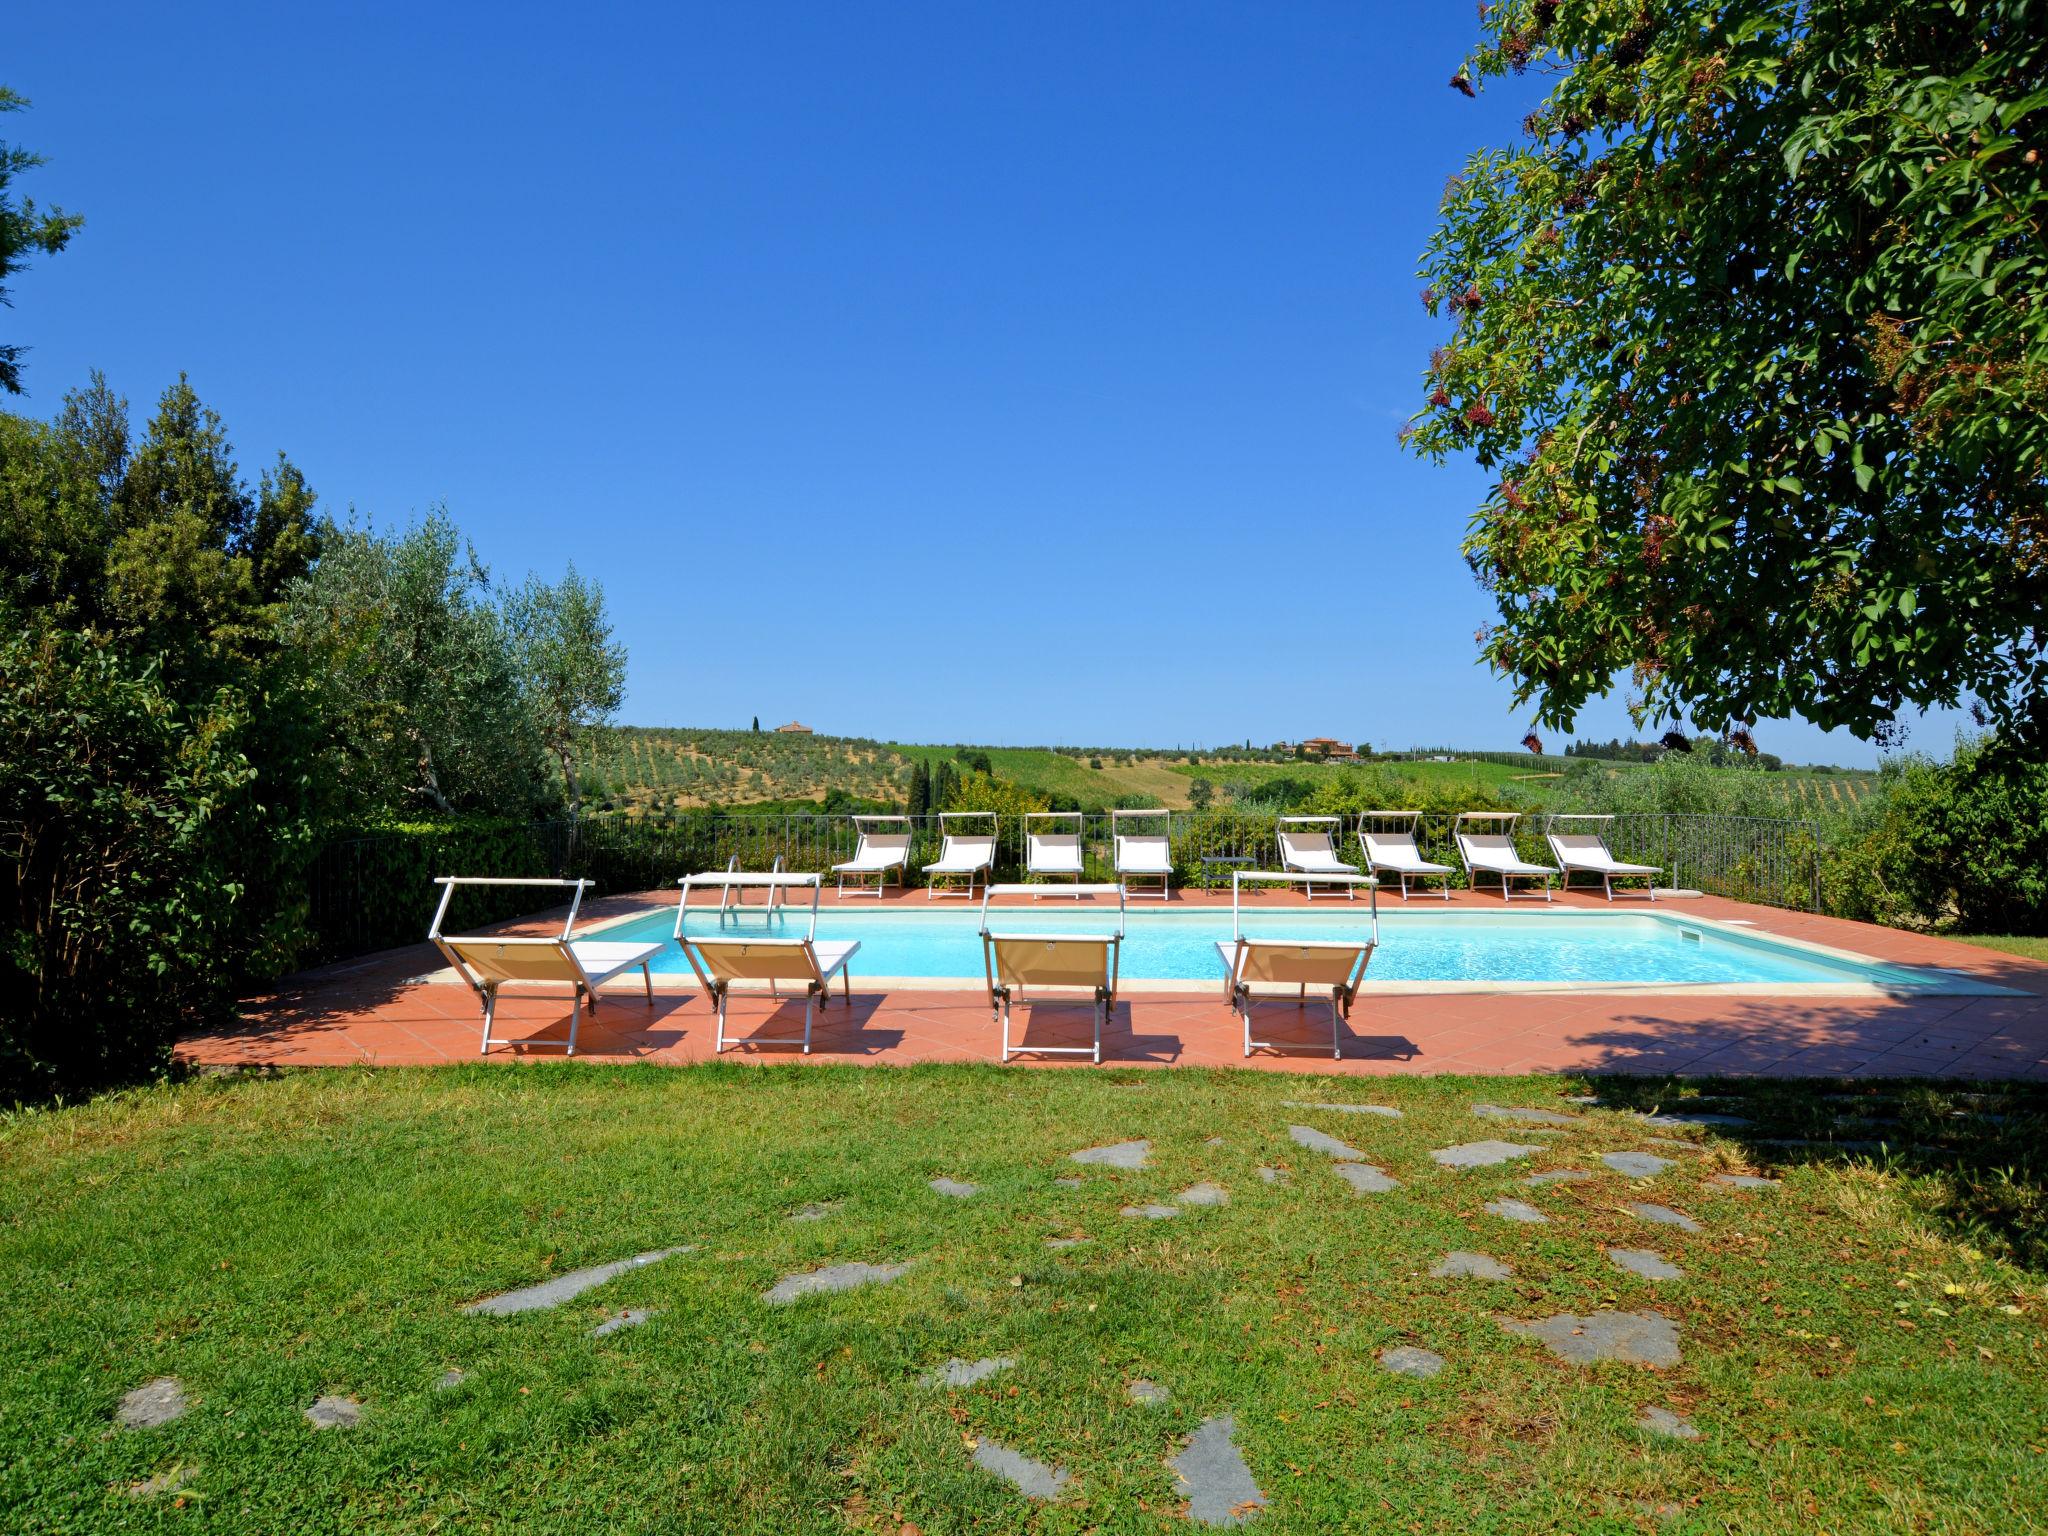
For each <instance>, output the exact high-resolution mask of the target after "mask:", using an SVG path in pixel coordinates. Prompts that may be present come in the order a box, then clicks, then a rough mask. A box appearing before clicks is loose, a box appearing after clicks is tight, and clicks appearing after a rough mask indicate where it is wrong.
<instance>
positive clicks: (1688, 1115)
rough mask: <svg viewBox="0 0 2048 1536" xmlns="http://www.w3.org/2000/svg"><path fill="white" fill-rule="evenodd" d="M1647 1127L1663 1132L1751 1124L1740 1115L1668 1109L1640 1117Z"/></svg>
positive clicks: (1638, 1117)
mask: <svg viewBox="0 0 2048 1536" xmlns="http://www.w3.org/2000/svg"><path fill="white" fill-rule="evenodd" d="M1636 1118H1637V1119H1639V1120H1641V1121H1642V1122H1643V1124H1645V1125H1654V1126H1656V1127H1658V1128H1659V1129H1661V1130H1683V1129H1685V1128H1686V1127H1688V1126H1695V1125H1697V1126H1736V1125H1747V1124H1749V1122H1748V1121H1747V1120H1745V1119H1743V1118H1742V1116H1740V1115H1717V1114H1710V1113H1708V1112H1707V1111H1705V1110H1699V1109H1668V1110H1665V1111H1664V1112H1662V1113H1661V1114H1655V1115H1638V1116H1637V1117H1636Z"/></svg>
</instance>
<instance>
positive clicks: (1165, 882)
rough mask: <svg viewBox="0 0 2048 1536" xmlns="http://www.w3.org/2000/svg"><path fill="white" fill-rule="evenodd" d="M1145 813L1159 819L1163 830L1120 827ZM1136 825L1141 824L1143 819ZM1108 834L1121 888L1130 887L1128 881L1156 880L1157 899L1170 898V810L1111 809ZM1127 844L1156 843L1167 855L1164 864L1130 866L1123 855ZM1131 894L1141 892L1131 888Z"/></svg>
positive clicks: (1136, 819) (1171, 896)
mask: <svg viewBox="0 0 2048 1536" xmlns="http://www.w3.org/2000/svg"><path fill="white" fill-rule="evenodd" d="M1146 816H1150V817H1156V818H1158V819H1159V822H1160V825H1161V827H1162V828H1163V830H1162V831H1159V832H1156V833H1155V832H1126V831H1124V830H1123V828H1124V825H1125V823H1126V822H1138V821H1139V818H1141V817H1146ZM1139 824H1140V825H1142V822H1140V823H1139ZM1109 833H1110V842H1111V843H1112V845H1113V846H1114V847H1115V849H1116V877H1117V879H1118V880H1119V881H1120V882H1121V883H1122V884H1123V887H1124V889H1125V890H1130V889H1131V882H1132V881H1134V880H1157V881H1158V882H1159V899H1160V900H1161V901H1171V900H1172V899H1173V812H1171V811H1161V810H1149V811H1111V812H1110V813H1109ZM1126 843H1129V844H1140V843H1142V844H1144V845H1146V846H1148V847H1149V846H1150V845H1152V844H1154V843H1157V844H1158V846H1159V849H1160V851H1161V852H1162V853H1164V854H1165V855H1166V858H1165V867H1164V868H1161V869H1149V868H1148V869H1136V868H1133V867H1132V866H1131V864H1130V862H1129V861H1128V860H1127V859H1126V858H1125V856H1124V845H1125V844H1126ZM1132 894H1133V895H1140V894H1143V893H1142V892H1137V891H1133V892H1132Z"/></svg>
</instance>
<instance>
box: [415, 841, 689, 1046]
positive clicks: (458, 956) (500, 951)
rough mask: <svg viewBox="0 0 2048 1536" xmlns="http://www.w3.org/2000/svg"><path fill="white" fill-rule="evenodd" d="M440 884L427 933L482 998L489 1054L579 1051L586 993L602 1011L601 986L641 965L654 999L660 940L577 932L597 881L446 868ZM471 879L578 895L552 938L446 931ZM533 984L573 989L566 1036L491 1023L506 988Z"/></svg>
mask: <svg viewBox="0 0 2048 1536" xmlns="http://www.w3.org/2000/svg"><path fill="white" fill-rule="evenodd" d="M434 883H435V884H436V885H438V886H440V887H441V903H440V905H439V906H437V907H436V908H435V909H434V921H433V922H432V923H431V924H430V925H429V926H428V929H427V937H428V938H429V939H430V940H432V941H433V944H434V946H435V948H437V949H439V950H440V951H441V955H442V957H443V958H444V959H446V960H447V962H448V963H449V964H450V965H452V966H453V967H455V972H456V974H457V975H458V976H460V977H461V978H462V979H463V980H464V981H465V982H467V983H468V984H469V986H470V988H471V989H472V990H473V991H474V992H475V993H476V995H477V997H478V998H479V999H481V1000H482V1002H483V1008H484V1031H483V1045H482V1048H481V1051H482V1054H485V1055H488V1054H489V1053H490V1049H491V1047H492V1046H494V1045H526V1046H534V1047H539V1048H544V1049H549V1050H552V1049H554V1048H555V1047H556V1046H561V1047H562V1049H563V1050H564V1052H565V1053H566V1054H568V1055H571V1056H573V1055H575V1054H576V1025H577V1023H578V1021H579V1019H580V1018H581V1016H582V1008H581V1005H582V1004H583V1003H584V1001H585V1000H586V999H587V1000H588V1002H589V1006H590V1011H591V1012H592V1013H596V1012H597V989H598V988H599V987H601V986H603V985H604V984H605V983H606V982H607V981H610V980H611V979H612V978H613V977H614V976H619V975H623V974H624V973H625V972H627V971H630V970H634V969H636V968H637V969H638V970H639V972H640V980H641V984H642V985H643V987H644V988H645V989H646V992H647V1006H648V1007H650V1008H652V1007H653V1006H654V977H653V975H652V973H651V972H650V971H649V969H648V962H649V961H650V960H652V959H653V958H654V956H655V955H657V954H659V953H660V952H661V946H660V945H659V944H623V943H616V942H610V941H607V940H603V939H578V938H574V937H572V935H573V934H574V932H575V929H576V913H577V911H578V909H580V908H581V907H582V905H583V893H584V892H585V891H586V890H588V889H589V888H590V886H591V884H592V882H591V881H589V880H516V879H507V878H487V877H481V876H466V875H443V876H441V877H440V878H439V879H437V880H436V881H435V882H434ZM465 885H471V886H475V885H530V886H537V887H553V888H555V889H558V890H572V889H573V890H574V892H575V895H574V896H573V897H571V899H570V901H569V915H568V917H567V918H565V919H564V920H563V922H562V931H561V932H560V933H559V934H556V935H554V936H553V937H550V938H516V937H499V936H496V935H489V934H470V935H462V934H445V933H443V932H442V931H441V924H442V923H443V922H445V921H446V920H447V917H448V903H449V902H450V900H452V899H453V898H454V895H455V891H456V888H457V887H458V886H465ZM527 983H540V984H544V985H549V986H566V987H570V988H572V989H573V991H572V993H571V997H572V1001H571V1003H570V1006H569V1038H568V1040H567V1042H566V1043H565V1042H563V1041H559V1040H510V1039H503V1038H500V1037H498V1036H495V1035H493V1034H492V1033H491V1026H492V1024H493V1022H494V1021H495V1020H496V1018H497V1012H498V993H499V990H500V989H501V988H504V987H507V986H515V985H523V984H527Z"/></svg>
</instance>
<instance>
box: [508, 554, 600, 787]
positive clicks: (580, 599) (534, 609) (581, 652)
mask: <svg viewBox="0 0 2048 1536" xmlns="http://www.w3.org/2000/svg"><path fill="white" fill-rule="evenodd" d="M503 622H504V627H505V634H506V637H507V640H508V642H509V644H510V646H511V660H512V665H513V670H514V674H515V675H516V676H517V677H518V678H519V680H520V686H521V690H522V692H523V694H524V696H525V699H526V706H527V711H528V713H529V714H530V715H531V717H532V719H533V721H534V724H535V726H536V728H537V729H538V730H539V732H540V739H541V744H542V745H543V746H544V747H546V749H547V750H548V751H549V752H551V753H552V754H554V757H555V760H556V762H557V763H558V764H559V765H560V767H561V771H562V783H563V785H564V786H565V787H566V788H567V790H568V794H569V813H570V815H572V816H573V815H575V814H576V813H577V812H578V811H579V810H580V809H581V808H582V805H583V794H582V791H581V789H580V788H579V787H578V786H577V782H576V744H577V740H578V738H579V737H580V736H582V734H583V733H584V732H586V731H589V730H591V729H592V728H593V727H596V726H600V725H603V724H605V723H607V722H608V721H610V720H611V718H612V717H613V716H614V715H616V714H617V713H618V712H619V705H620V704H621V703H622V702H624V700H625V696H626V648H625V647H624V646H622V645H619V644H617V643H616V642H615V641H613V639H612V626H611V620H609V619H608V618H606V617H605V611H604V589H603V588H602V587H599V586H598V585H597V584H596V583H595V582H587V581H585V580H584V579H583V578H582V577H581V576H579V575H577V574H576V567H575V566H574V565H571V566H570V567H569V569H568V572H567V574H565V575H564V576H563V577H562V579H561V580H560V581H559V582H556V583H555V584H554V585H552V586H550V585H549V584H548V583H546V582H544V581H542V580H541V579H540V578H539V577H537V576H528V577H527V578H526V584H525V585H524V586H522V587H520V588H518V589H517V590H516V591H514V592H512V593H510V594H508V595H507V596H506V598H505V603H504V619H503Z"/></svg>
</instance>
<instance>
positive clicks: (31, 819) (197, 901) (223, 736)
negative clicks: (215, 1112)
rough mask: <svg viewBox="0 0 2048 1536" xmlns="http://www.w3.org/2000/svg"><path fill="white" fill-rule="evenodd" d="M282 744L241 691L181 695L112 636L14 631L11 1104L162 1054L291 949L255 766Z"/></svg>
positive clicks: (5, 655)
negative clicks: (264, 730) (261, 730)
mask: <svg viewBox="0 0 2048 1536" xmlns="http://www.w3.org/2000/svg"><path fill="white" fill-rule="evenodd" d="M275 747H276V743H275V742H274V741H264V740H262V739H260V736H259V734H258V732H257V730H256V720H255V717H254V715H253V714H252V712H251V711H250V709H249V704H248V700H247V699H246V698H244V697H242V696H241V695H238V694H237V693H236V692H234V691H233V690H230V689H222V690H220V692H219V693H218V694H217V695H215V696H214V697H212V698H210V699H206V700H200V701H182V700H179V699H176V698H174V697H172V696H171V695H170V694H169V693H167V692H166V690H165V688H164V685H163V679H162V675H161V672H160V670H159V669H158V667H157V666H156V665H155V663H153V662H143V663H140V664H137V663H136V662H134V661H132V660H131V659H129V658H127V657H124V656H123V655H121V654H120V652H119V651H118V650H117V649H116V648H115V647H114V646H113V645H112V644H111V643H110V642H108V641H107V640H105V639H103V638H98V637H85V636H80V635H75V634H70V633H66V632H64V631H61V630H42V631H21V630H15V631H11V632H10V633H8V634H7V635H6V636H5V637H4V639H0V827H4V832H0V846H4V848H5V855H6V859H7V862H8V865H9V869H10V873H11V875H12V878H11V879H10V880H9V882H8V884H7V892H8V900H7V905H6V909H5V911H4V914H0V929H4V934H5V963H4V965H0V997H4V999H5V1001H4V1002H0V1104H4V1103H12V1102H15V1101H18V1100H22V1099H37V1098H44V1097H47V1096H49V1095H51V1094H53V1093H57V1092H59V1091H69V1092H78V1091H81V1090H89V1089H92V1088H96V1087H99V1086H101V1085H104V1084H107V1083H110V1082H115V1081H118V1080H120V1079H122V1078H124V1077H130V1076H134V1075H136V1074H139V1073H147V1072H152V1071H157V1070H160V1069H162V1068H163V1067H164V1066H165V1065H167V1064H168V1061H169V1052H170V1042H171V1040H172V1039H173V1037H174V1036H175V1034H176V1032H177V1031H178V1030H179V1029H180V1028H181V1027H183V1026H186V1025H189V1024H191V1023H193V1022H195V1021H197V1020H200V1019H204V1018H209V1017H217V1016H219V1015H220V1014H221V1013H222V1012H224V1011H225V1010H226V1009H227V1008H228V1007H229V1006H230V1005H231V1004H232V1001H233V997H234V988H235V985H236V983H237V982H239V981H240V980H241V979H242V978H243V976H244V975H245V974H246V973H247V972H248V971H249V970H250V969H258V970H260V969H263V968H264V967H265V965H266V963H267V962H273V961H275V960H277V959H278V958H280V957H281V956H282V955H283V954H286V953H289V949H288V945H289V942H290V939H291V938H292V937H293V936H294V926H293V925H294V919H295V914H294V913H292V912H290V911H280V910H279V909H278V907H277V905H276V892H275V889H274V884H275V882H274V874H275V870H274V864H275V862H276V861H275V857H274V855H272V854H270V853H269V852H268V851H267V849H266V847H265V845H266V843H267V842H268V839H269V838H270V836H271V833H272V828H271V826H270V825H269V815H268V809H267V807H266V805H265V803H264V800H265V794H264V788H263V785H262V784H261V783H260V782H259V780H260V778H261V776H262V771H263V766H269V765H270V764H272V763H274V761H275V759H274V756H273V753H274V751H275ZM259 765H262V766H259ZM287 826H289V823H287ZM295 835H296V834H295Z"/></svg>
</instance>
